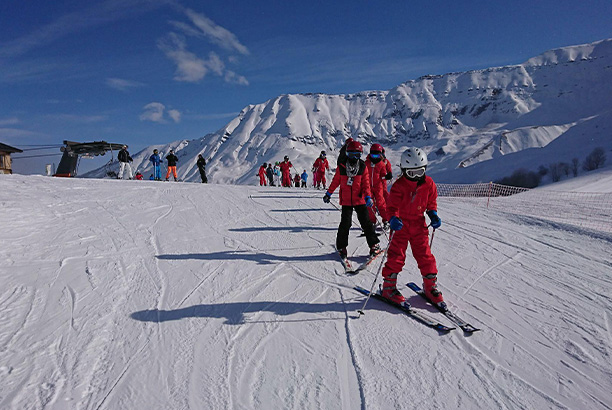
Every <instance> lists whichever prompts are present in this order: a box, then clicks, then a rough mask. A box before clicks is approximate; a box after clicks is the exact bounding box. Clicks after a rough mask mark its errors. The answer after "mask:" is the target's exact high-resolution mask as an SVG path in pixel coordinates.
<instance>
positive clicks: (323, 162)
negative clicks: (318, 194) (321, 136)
mask: <svg viewBox="0 0 612 410" xmlns="http://www.w3.org/2000/svg"><path fill="white" fill-rule="evenodd" d="M313 168H314V169H315V174H316V180H317V189H319V188H320V186H321V184H323V189H327V180H326V179H325V173H326V172H327V171H329V162H328V161H327V158H326V154H325V151H321V155H319V158H317V160H316V161H315V163H314V165H313Z"/></svg>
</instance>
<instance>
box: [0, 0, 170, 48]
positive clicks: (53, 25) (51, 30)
mask: <svg viewBox="0 0 612 410" xmlns="http://www.w3.org/2000/svg"><path fill="white" fill-rule="evenodd" d="M170 3H171V0H104V1H99V2H92V5H88V6H86V7H84V8H81V9H79V10H77V11H73V12H70V13H67V14H64V15H62V16H60V17H58V18H56V19H55V20H53V21H51V22H50V23H48V24H46V25H42V26H39V27H38V28H37V29H36V30H33V31H31V32H30V33H28V34H26V35H24V36H22V37H19V38H16V39H14V40H10V41H7V42H4V43H0V57H14V56H17V55H21V54H25V53H26V52H28V51H30V50H32V49H35V48H38V47H41V46H44V45H46V44H50V43H53V42H54V41H57V40H58V39H60V38H62V37H65V36H67V35H70V34H74V33H78V32H81V31H84V30H87V29H91V28H93V27H97V26H100V25H103V24H108V23H110V22H113V21H117V20H120V19H122V18H125V17H127V16H130V15H139V14H143V13H146V12H148V11H150V10H154V9H157V8H159V7H163V6H167V5H168V4H170Z"/></svg>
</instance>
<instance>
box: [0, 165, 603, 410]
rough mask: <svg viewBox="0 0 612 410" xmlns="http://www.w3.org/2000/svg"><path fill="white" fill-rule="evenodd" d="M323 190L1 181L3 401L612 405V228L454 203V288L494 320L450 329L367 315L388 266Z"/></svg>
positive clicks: (461, 305) (443, 234)
mask: <svg viewBox="0 0 612 410" xmlns="http://www.w3.org/2000/svg"><path fill="white" fill-rule="evenodd" d="M591 191H592V190H591ZM321 196H322V192H321V191H314V190H298V189H278V188H270V187H268V188H259V187H249V186H223V185H202V184H193V183H160V182H152V181H117V180H96V179H60V178H47V177H36V176H19V175H0V204H1V206H2V212H0V227H1V229H0V283H1V284H2V286H0V312H2V313H1V315H0V408H2V409H41V408H45V409H186V408H192V409H358V408H365V409H409V408H428V409H429V408H432V409H433V408H436V409H437V408H440V409H441V408H444V409H455V408H461V409H519V408H520V409H558V408H561V409H565V408H567V409H610V408H612V360H611V356H612V292H611V287H612V275H611V272H612V262H611V257H610V255H612V237H610V235H609V234H604V233H602V234H601V235H595V234H592V233H588V232H587V231H581V230H578V229H572V230H563V229H562V228H561V227H560V226H559V225H555V224H549V223H547V222H546V221H544V220H537V219H534V218H533V217H529V218H527V217H521V216H520V215H517V214H510V213H504V212H502V211H501V210H498V209H486V208H484V207H474V206H473V205H470V204H468V203H463V202H461V201H459V200H457V199H449V198H441V199H440V201H439V214H440V216H441V218H442V221H443V225H442V228H441V229H439V230H438V231H436V234H435V240H434V242H433V252H434V254H435V255H436V257H437V260H438V264H439V270H440V284H441V289H442V291H443V292H444V296H445V298H446V300H447V301H448V303H449V305H450V306H451V308H452V309H453V310H454V311H456V312H457V313H458V314H460V315H461V316H463V317H464V318H466V319H468V320H469V321H471V322H472V323H473V324H474V325H476V326H478V327H481V328H482V331H480V332H477V333H475V334H473V335H472V336H466V335H464V334H462V332H461V331H460V330H454V331H453V332H451V333H449V334H439V333H438V332H436V331H435V330H432V329H430V328H427V327H425V326H423V325H422V324H420V323H419V322H416V321H415V320H413V319H411V318H409V317H407V316H405V315H403V314H402V313H399V312H398V311H396V310H394V308H392V307H389V306H387V305H385V304H382V303H380V302H378V301H376V300H370V302H369V303H368V305H367V307H366V314H365V316H363V317H361V318H356V317H357V314H356V310H357V309H359V308H361V306H362V304H363V302H364V300H365V299H364V297H363V296H362V295H360V294H358V293H357V292H355V291H354V290H353V289H352V287H353V286H354V285H360V286H363V287H366V288H369V287H370V285H371V284H372V280H373V279H374V274H375V273H376V269H378V266H379V264H377V263H375V264H374V266H373V267H372V268H371V269H370V272H364V273H361V274H359V275H358V276H355V277H347V276H345V275H344V274H343V273H342V269H341V265H340V263H339V262H338V260H337V258H336V256H335V254H334V247H333V243H334V240H335V234H336V228H337V224H338V222H339V217H340V216H339V212H338V211H336V210H335V209H334V208H333V207H332V206H330V205H326V204H324V203H323V202H322V200H321ZM334 200H337V194H336V195H334ZM358 234H359V230H357V229H355V230H353V231H352V233H351V238H350V248H349V253H350V254H352V255H353V260H355V261H361V260H364V255H365V254H366V253H367V246H366V243H365V240H364V238H359V237H358ZM385 244H386V241H385V240H384V239H383V245H385ZM419 279H420V277H419V274H418V272H417V269H416V265H415V263H414V262H413V260H412V259H411V258H408V263H407V264H406V266H405V268H404V271H403V272H402V273H401V274H400V283H406V282H408V281H417V282H419ZM404 294H405V295H406V296H408V297H410V302H411V303H412V304H413V305H414V306H416V307H417V308H420V309H426V310H428V311H430V314H431V315H434V316H436V317H439V318H440V319H441V320H442V321H443V322H445V323H448V321H447V320H446V319H445V318H444V317H443V316H442V315H441V314H439V313H437V312H435V311H433V309H431V308H430V307H428V306H426V305H425V304H423V302H422V301H421V300H420V299H419V298H418V297H416V296H413V294H411V293H410V292H409V291H408V290H405V289H404Z"/></svg>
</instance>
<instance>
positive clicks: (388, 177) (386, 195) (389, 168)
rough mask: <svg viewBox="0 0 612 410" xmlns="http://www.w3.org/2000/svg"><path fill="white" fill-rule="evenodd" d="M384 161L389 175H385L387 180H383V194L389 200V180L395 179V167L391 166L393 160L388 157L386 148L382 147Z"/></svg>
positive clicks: (386, 200)
mask: <svg viewBox="0 0 612 410" xmlns="http://www.w3.org/2000/svg"><path fill="white" fill-rule="evenodd" d="M382 156H383V162H384V163H385V167H386V169H387V175H385V180H384V181H383V187H384V188H383V196H384V197H385V202H389V189H388V187H387V181H390V180H392V179H393V167H392V166H391V161H389V160H388V159H387V156H386V155H385V148H384V147H383V149H382Z"/></svg>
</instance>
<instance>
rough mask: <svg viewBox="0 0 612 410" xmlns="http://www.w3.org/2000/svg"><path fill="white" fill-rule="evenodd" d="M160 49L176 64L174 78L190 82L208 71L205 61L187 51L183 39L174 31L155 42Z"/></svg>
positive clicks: (196, 80) (199, 78)
mask: <svg viewBox="0 0 612 410" xmlns="http://www.w3.org/2000/svg"><path fill="white" fill-rule="evenodd" d="M157 46H158V47H159V49H160V50H162V51H163V52H164V54H166V57H168V58H169V59H170V60H172V61H174V63H175V64H176V74H175V76H174V79H175V80H177V81H186V82H190V83H194V82H198V81H200V80H201V79H202V78H204V76H205V75H206V73H207V72H208V68H207V67H206V62H205V61H204V60H202V59H201V58H199V57H198V56H196V55H195V54H193V53H192V52H190V51H187V45H186V44H185V40H184V39H183V38H181V37H179V36H178V35H177V34H175V33H170V34H168V35H167V36H166V37H164V38H161V39H160V40H159V41H158V42H157Z"/></svg>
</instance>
